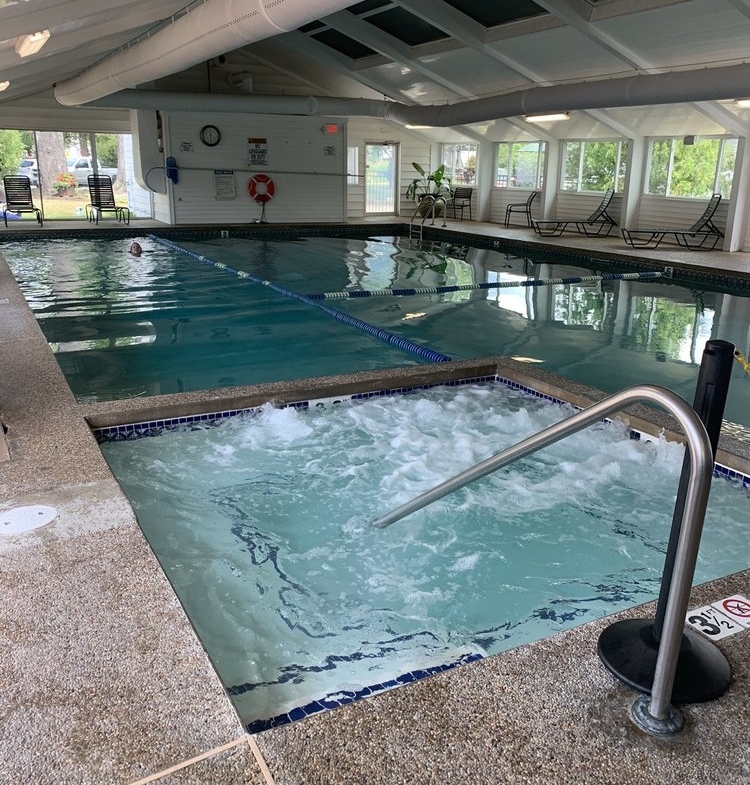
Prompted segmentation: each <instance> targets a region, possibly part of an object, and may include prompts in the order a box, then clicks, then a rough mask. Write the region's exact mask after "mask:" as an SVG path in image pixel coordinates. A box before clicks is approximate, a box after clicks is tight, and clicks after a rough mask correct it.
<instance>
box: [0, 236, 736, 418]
mask: <svg viewBox="0 0 750 785" xmlns="http://www.w3.org/2000/svg"><path fill="white" fill-rule="evenodd" d="M172 242H176V243H178V245H179V246H180V247H182V248H184V249H185V252H183V251H180V250H177V249H176V248H175V247H173V245H172ZM128 244H129V240H125V239H120V240H91V239H80V240H76V241H74V242H73V241H70V240H47V241H35V242H24V243H12V242H9V243H5V244H3V246H2V250H3V252H4V254H5V255H6V257H7V259H8V262H9V264H10V266H11V269H12V271H13V273H14V275H15V276H16V278H17V280H18V281H19V284H20V286H21V287H22V289H23V291H24V293H25V296H26V297H27V299H28V301H29V303H30V304H31V306H32V308H33V309H34V312H35V313H36V315H37V318H38V321H39V324H40V326H41V328H42V330H43V332H44V334H45V336H46V338H47V340H48V342H49V343H50V345H51V347H52V348H53V351H54V352H55V353H56V357H57V360H58V362H59V364H60V366H61V368H62V369H63V371H64V373H65V375H66V378H67V379H68V382H69V384H70V386H71V388H72V390H73V392H74V394H75V395H76V397H77V398H78V400H79V401H82V402H91V401H101V400H112V399H123V398H130V397H141V396H149V395H156V394H162V393H173V392H186V391H196V390H204V389H214V388H226V387H232V386H237V385H247V384H257V383H263V382H273V381H283V380H289V379H300V378H309V377H313V376H328V375H331V374H339V373H351V372H355V371H361V370H378V369H382V368H390V367H400V366H407V365H415V364H422V363H426V362H436V361H440V360H441V359H442V358H450V359H466V358H471V357H484V356H511V357H515V358H518V359H521V360H522V361H524V362H528V363H535V364H539V365H541V366H542V367H543V368H546V369H547V370H550V371H552V372H555V373H558V374H560V375H562V376H565V377H567V378H570V379H573V380H575V381H578V382H582V383H585V384H588V385H591V386H593V387H596V388H598V389H602V390H604V391H606V392H616V391H617V390H620V389H622V388H623V387H626V386H628V385H629V384H634V383H650V384H658V385H662V386H665V387H668V388H669V389H671V390H674V391H675V392H677V393H678V394H680V395H682V396H683V397H684V398H685V399H686V400H688V401H691V400H692V397H693V394H694V389H695V381H696V378H697V369H698V366H699V364H700V361H701V353H702V349H703V346H704V344H705V342H706V340H708V339H709V338H718V339H722V340H726V341H730V342H731V343H733V344H735V345H736V346H737V347H738V348H739V349H740V350H742V351H743V352H745V353H747V350H748V342H749V341H750V337H749V336H748V327H747V324H748V322H749V321H750V297H749V296H748V295H749V294H750V293H749V292H748V289H747V287H745V288H744V289H743V288H738V289H736V290H730V289H726V290H718V289H716V288H714V289H711V288H710V287H704V288H696V285H695V284H680V283H679V282H677V281H674V280H670V279H668V278H663V279H659V280H653V279H650V280H610V281H584V282H580V283H568V284H560V283H558V284H554V285H541V286H533V287H531V286H524V285H523V284H526V283H529V282H530V281H532V280H535V279H542V280H547V279H556V278H570V277H588V276H592V275H597V274H599V273H602V272H607V273H611V272H613V269H612V263H609V264H607V263H604V262H597V261H596V260H592V259H587V258H585V257H581V258H571V257H570V256H566V257H556V256H555V255H554V254H553V253H550V252H547V253H544V254H543V255H538V256H534V255H531V254H529V255H525V256H519V255H518V252H517V251H516V252H514V253H509V252H507V251H503V250H502V248H501V247H498V248H497V249H494V248H493V249H488V248H485V247H479V246H477V247H469V246H466V245H461V244H455V243H449V242H433V241H426V242H424V243H416V242H415V241H410V240H409V239H408V238H403V237H392V236H383V237H380V236H372V237H323V236H310V237H296V238H293V237H287V236H284V235H280V236H277V237H273V236H269V237H266V238H264V239H252V238H248V237H228V238H214V239H209V238H205V239H196V238H195V237H194V238H192V239H187V238H182V239H178V240H173V241H170V242H169V243H167V244H164V243H163V242H162V241H160V240H158V239H157V238H142V239H141V244H142V245H143V246H144V249H145V252H144V254H143V256H141V257H138V258H135V257H132V256H130V255H129V254H128V253H127V248H128ZM494 283H498V284H502V287H501V288H486V289H481V290H471V289H466V290H459V291H453V292H437V293H436V292H423V293H421V294H416V295H413V296H399V297H368V298H354V299H327V300H326V299H316V300H312V299H308V298H316V297H317V298H320V296H321V295H323V294H325V293H336V292H339V293H343V294H347V293H352V292H358V291H364V290H377V289H388V288H390V289H403V288H411V289H417V290H419V289H422V290H424V289H428V288H431V287H442V286H470V285H476V284H482V285H490V284H494ZM509 284H513V286H512V287H508V285H509ZM420 352H422V353H421V354H420ZM725 416H726V419H727V420H730V421H732V422H736V423H740V424H742V425H745V426H748V425H750V380H748V379H747V378H746V377H745V376H744V375H743V373H742V369H741V368H740V367H739V366H737V368H736V370H735V372H734V378H733V383H732V385H731V388H730V392H729V399H728V402H727V407H726V414H725Z"/></svg>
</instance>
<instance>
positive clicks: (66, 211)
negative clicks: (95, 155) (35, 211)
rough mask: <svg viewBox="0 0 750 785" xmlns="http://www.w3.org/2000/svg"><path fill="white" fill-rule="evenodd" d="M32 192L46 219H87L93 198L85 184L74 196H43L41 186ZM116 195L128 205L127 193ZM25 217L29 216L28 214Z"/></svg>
mask: <svg viewBox="0 0 750 785" xmlns="http://www.w3.org/2000/svg"><path fill="white" fill-rule="evenodd" d="M31 194H32V197H33V199H34V206H35V207H38V208H39V209H40V210H41V211H42V216H43V218H44V220H45V221H67V220H71V221H85V220H86V205H87V204H89V203H90V201H91V200H90V198H89V191H88V188H87V187H85V186H83V187H81V188H76V189H75V194H74V195H72V196H57V195H56V194H51V193H45V194H44V195H43V196H42V194H40V192H39V188H38V187H36V186H35V187H32V189H31ZM115 197H116V198H115V201H116V202H117V204H118V205H122V206H123V207H126V206H127V194H125V193H122V194H118V193H115ZM0 217H1V216H0ZM25 217H26V218H28V215H26V216H25Z"/></svg>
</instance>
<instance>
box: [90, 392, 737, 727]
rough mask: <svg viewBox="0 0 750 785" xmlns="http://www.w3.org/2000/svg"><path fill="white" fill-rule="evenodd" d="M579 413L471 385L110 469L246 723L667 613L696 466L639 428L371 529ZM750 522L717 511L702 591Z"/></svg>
mask: <svg viewBox="0 0 750 785" xmlns="http://www.w3.org/2000/svg"><path fill="white" fill-rule="evenodd" d="M571 412H572V410H571V409H569V408H567V407H561V406H557V405H552V404H549V403H546V402H544V401H541V400H537V399H533V398H530V397H529V396H526V395H523V394H521V393H517V392H513V391H510V390H508V389H507V388H505V387H503V386H501V385H498V384H486V385H476V386H474V385H472V386H470V387H465V388H460V389H456V388H436V389H434V390H430V391H428V392H425V393H419V394H413V395H406V396H394V397H388V398H376V399H371V400H367V401H350V402H345V403H341V404H337V405H336V406H335V407H327V408H322V409H318V408H316V407H311V408H310V409H309V410H296V409H293V408H287V409H282V410H279V409H274V408H273V407H271V406H266V407H263V410H262V411H261V412H260V413H259V414H257V415H254V416H247V417H237V418H233V419H231V420H227V421H225V422H222V423H221V424H219V425H217V426H207V427H202V428H194V429H185V430H181V431H178V432H168V433H165V434H163V435H162V436H160V437H158V438H154V439H140V440H137V441H134V442H127V443H112V444H108V445H104V446H103V450H104V452H105V455H106V456H107V459H108V460H109V461H110V463H111V465H112V468H113V471H114V472H115V475H116V476H117V477H118V479H119V480H120V482H121V483H122V485H123V487H124V488H125V490H126V493H127V495H128V497H129V498H130V499H131V501H132V503H133V505H134V507H135V508H136V511H137V513H138V518H139V521H140V522H141V525H142V527H143V529H144V531H145V532H146V535H147V537H148V538H149V540H150V542H151V544H152V546H153V547H154V550H155V551H156V553H157V554H158V555H159V559H160V561H161V563H162V564H163V565H164V568H165V570H166V571H167V573H168V574H169V577H170V579H171V580H172V583H173V585H174V586H175V589H176V590H177V592H178V594H179V596H180V599H181V601H182V602H183V604H184V606H185V607H186V609H187V611H188V613H189V615H190V617H191V619H192V621H193V623H194V625H195V627H196V630H197V631H198V634H199V635H200V636H201V638H202V640H203V642H204V645H205V646H206V648H207V649H208V650H209V653H210V656H211V657H212V659H213V661H214V663H215V664H216V667H217V670H218V671H219V673H220V674H221V676H222V679H223V680H224V683H225V684H226V685H227V686H228V687H232V686H237V685H248V684H249V685H255V686H253V687H252V689H249V690H248V691H247V692H244V693H243V694H242V695H238V696H235V698H234V700H235V702H236V704H237V706H238V709H239V710H240V712H241V714H242V716H243V718H244V719H245V721H247V722H250V721H253V720H256V719H263V718H268V717H272V716H276V715H277V714H280V713H282V712H283V711H287V710H288V708H290V707H294V706H299V705H301V704H303V703H305V702H307V701H310V700H315V699H317V698H319V697H321V696H324V695H326V694H329V693H336V692H337V691H341V690H346V691H348V692H350V691H352V690H354V691H355V692H356V691H357V690H358V689H361V688H363V687H367V686H370V685H374V684H377V683H382V682H384V681H387V680H388V679H390V678H393V677H395V676H397V675H400V674H402V673H405V672H408V671H410V670H413V669H415V668H424V667H426V666H425V665H424V664H423V663H426V662H433V663H434V662H435V661H439V662H447V661H448V660H447V659H443V657H445V656H447V655H446V652H454V651H459V650H460V651H462V652H478V653H484V652H495V651H500V650H502V649H503V648H508V647H509V646H516V645H521V644H522V643H525V642H527V641H529V640H534V639H536V638H539V637H543V636H545V635H549V634H551V633H552V632H554V631H556V630H559V629H564V628H565V627H568V626H572V625H574V624H578V623H581V622H583V621H586V620H589V619H593V618H597V617H599V616H601V615H603V614H606V613H611V612H613V611H614V610H616V609H617V608H620V607H626V606H628V605H632V604H635V603H637V602H641V601H644V600H646V599H650V598H652V597H653V596H655V594H656V593H657V592H658V581H659V578H660V572H661V569H662V566H663V558H664V557H663V551H664V548H665V545H666V541H667V539H668V535H669V525H670V522H671V514H672V508H673V505H674V497H675V494H676V489H677V482H678V478H679V474H680V471H681V466H682V460H683V453H684V451H683V448H682V447H681V446H679V445H674V444H669V443H667V442H665V441H664V440H663V439H657V440H654V441H648V442H647V441H645V440H642V441H636V440H631V439H630V438H629V436H628V433H627V431H626V429H625V428H624V426H622V425H621V424H616V423H615V424H612V425H610V426H605V425H598V426H593V427H590V428H588V429H587V430H586V431H585V432H582V433H578V434H575V435H574V436H572V437H570V438H569V439H566V440H564V441H563V442H559V443H556V444H554V445H551V446H550V447H548V448H545V449H544V450H541V451H539V452H538V453H535V454H534V455H532V456H529V457H528V458H526V459H524V460H522V461H519V462H517V463H515V464H513V465H512V466H509V467H505V468H504V469H501V470H499V471H496V472H494V473H493V474H491V475H490V476H488V477H485V478H483V479H481V480H479V481H477V482H474V483H472V484H471V485H469V486H467V487H465V488H463V489H461V490H459V491H456V492H455V493H452V494H450V495H449V496H446V497H444V498H443V499H440V500H439V501H438V502H436V503H434V504H432V505H430V506H429V507H427V508H424V509H422V510H419V511H418V512H416V513H414V514H412V515H410V516H408V517H407V518H406V519H404V520H402V521H400V522H398V523H396V524H394V525H392V526H391V527H388V528H387V529H385V530H382V529H374V528H373V527H372V526H371V525H370V523H371V521H372V520H373V519H375V518H377V517H379V516H380V515H382V514H384V513H386V512H388V511H389V510H391V509H393V508H395V507H396V506H398V505H399V504H402V503H404V502H406V501H408V500H410V499H412V498H413V497H414V496H415V495H417V494H419V493H422V492H424V491H426V490H428V489H429V488H431V487H433V486H434V485H437V484H438V483H440V482H443V481H444V480H446V479H449V478H450V477H452V476H453V475H455V474H457V473H458V472H460V471H463V470H464V469H467V468H469V467H470V466H472V465H473V464H475V463H477V462H479V461H481V460H484V459H485V458H487V457H489V456H490V455H492V454H494V453H497V452H499V451H501V450H503V449H505V448H506V447H508V446H510V445H512V444H514V443H516V442H518V441H520V440H521V439H524V438H526V437H527V436H529V435H531V434H533V433H535V432H537V431H539V430H540V429H542V428H544V427H546V426H547V425H550V424H552V423H554V422H556V421H558V420H559V419H561V418H563V417H565V416H569V415H570V413H571ZM715 486H716V483H715ZM730 497H731V498H730ZM738 498H739V499H740V502H738ZM746 502H747V499H746V493H745V492H743V491H739V492H738V491H737V490H736V489H732V488H731V487H730V486H729V484H728V483H723V482H721V483H720V484H719V485H718V486H716V487H715V488H714V490H713V491H712V496H711V501H710V504H709V515H707V521H706V526H705V530H704V531H705V534H704V544H703V546H702V548H701V556H700V558H699V578H700V579H701V580H706V579H708V578H710V577H718V575H721V574H727V573H729V572H732V571H734V570H735V569H739V568H741V567H742V566H746V564H745V561H746V560H743V559H742V558H741V554H742V553H743V552H744V550H743V549H744V546H745V539H744V538H743V537H742V536H741V535H742V532H743V528H742V527H743V525H744V524H743V523H742V522H743V521H744V518H745V517H746V510H747V508H746V506H744V507H743V505H746ZM712 508H713V509H716V510H718V513H713V511H712ZM420 663H422V664H420ZM260 685H263V686H260ZM343 685H347V686H346V687H344V686H343ZM285 707H286V708H285Z"/></svg>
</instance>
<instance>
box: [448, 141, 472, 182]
mask: <svg viewBox="0 0 750 785" xmlns="http://www.w3.org/2000/svg"><path fill="white" fill-rule="evenodd" d="M443 163H444V164H445V176H446V177H449V178H450V180H451V184H452V185H476V184H477V146H476V145H475V144H444V145H443Z"/></svg>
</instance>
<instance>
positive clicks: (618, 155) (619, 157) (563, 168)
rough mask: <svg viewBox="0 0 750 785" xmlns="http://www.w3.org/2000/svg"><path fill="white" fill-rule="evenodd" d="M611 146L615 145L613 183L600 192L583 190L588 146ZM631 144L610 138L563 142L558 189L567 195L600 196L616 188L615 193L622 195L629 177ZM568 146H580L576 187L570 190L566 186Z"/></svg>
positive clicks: (565, 140)
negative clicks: (629, 150) (628, 166)
mask: <svg viewBox="0 0 750 785" xmlns="http://www.w3.org/2000/svg"><path fill="white" fill-rule="evenodd" d="M601 144H611V145H614V156H613V159H612V167H613V169H612V171H613V172H614V178H613V182H611V183H609V184H605V186H604V187H603V188H601V189H600V190H592V189H590V188H581V184H582V182H583V180H584V176H585V168H584V161H585V153H586V146H587V145H601ZM630 144H631V140H630V139H623V138H614V139H612V138H608V139H564V140H562V155H561V157H560V179H559V181H558V187H559V189H560V190H561V191H564V192H566V193H589V194H600V193H604V192H605V191H607V190H608V189H609V188H614V190H615V192H618V193H622V191H623V190H624V187H625V182H626V177H627V171H626V168H627V161H628V148H629V145H630ZM568 145H579V149H578V166H577V168H576V175H575V178H574V181H575V187H573V188H570V187H568V186H566V184H565V183H566V179H569V178H567V175H568V166H567V159H568V154H567V151H568Z"/></svg>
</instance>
